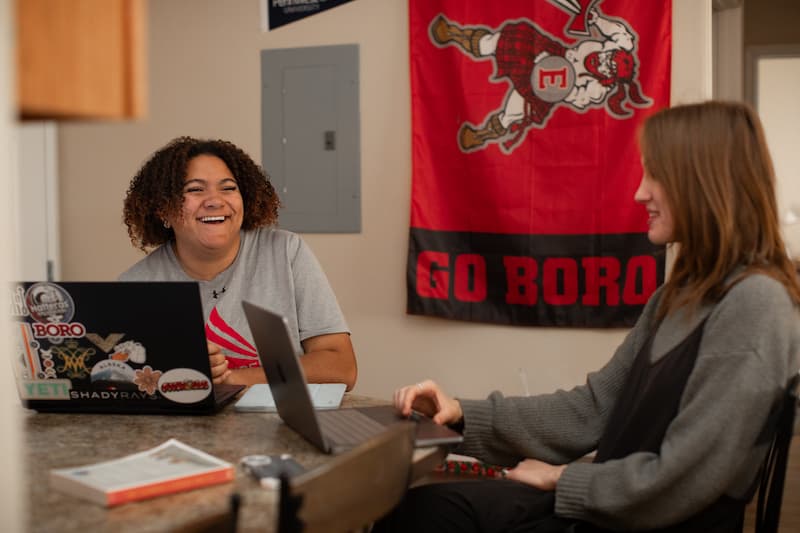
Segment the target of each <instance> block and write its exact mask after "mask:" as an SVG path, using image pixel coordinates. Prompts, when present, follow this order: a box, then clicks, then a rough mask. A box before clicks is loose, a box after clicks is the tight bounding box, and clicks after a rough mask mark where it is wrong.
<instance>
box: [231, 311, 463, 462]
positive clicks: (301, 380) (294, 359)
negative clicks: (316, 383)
mask: <svg viewBox="0 0 800 533" xmlns="http://www.w3.org/2000/svg"><path fill="white" fill-rule="evenodd" d="M242 307H243V308H244V314H245V316H246V317H247V323H248V324H249V326H250V332H251V333H252V334H253V339H254V340H255V344H256V350H257V351H258V356H259V359H260V360H261V366H262V368H263V369H264V372H265V374H266V376H267V382H268V383H269V387H270V390H271V391H272V397H273V399H274V400H275V405H276V407H277V409H278V415H280V417H281V419H282V420H283V421H284V422H285V423H286V425H288V426H289V427H291V428H292V429H293V430H295V431H296V432H298V433H299V434H300V435H302V436H303V437H305V439H306V440H308V441H309V442H311V443H312V444H313V445H314V446H316V447H317V448H319V449H320V450H321V451H323V452H325V453H337V452H339V451H344V450H348V449H351V448H354V447H356V446H358V445H359V444H361V443H363V442H366V441H367V440H369V439H370V438H371V437H373V436H375V435H377V434H378V433H381V432H382V431H385V429H386V428H387V427H388V426H389V425H391V424H394V423H397V422H400V421H403V420H406V419H405V418H403V417H402V416H400V415H399V414H398V413H397V411H396V410H395V409H394V407H392V406H390V405H386V406H377V407H358V408H349V409H348V408H345V409H330V410H325V411H317V410H315V409H314V406H313V404H312V402H311V396H310V395H309V392H308V386H307V384H306V378H305V374H304V373H303V368H302V367H301V366H300V361H299V359H298V356H297V354H296V353H295V351H294V347H293V346H292V341H291V338H290V337H289V330H288V327H287V324H288V321H287V320H286V318H284V317H283V316H281V315H278V314H275V313H273V312H271V311H268V310H266V309H264V308H262V307H259V306H257V305H255V304H252V303H250V302H247V301H243V302H242ZM414 420H415V421H416V422H417V431H416V436H415V440H414V445H415V446H416V447H417V448H422V447H426V446H441V445H452V444H458V443H460V442H461V441H462V440H463V437H462V436H461V434H460V433H458V432H456V431H453V430H451V429H450V428H448V427H446V426H440V425H438V424H436V423H434V422H433V420H431V419H430V418H427V417H424V416H420V417H415V418H414Z"/></svg>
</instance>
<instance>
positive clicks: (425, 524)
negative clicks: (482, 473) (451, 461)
mask: <svg viewBox="0 0 800 533" xmlns="http://www.w3.org/2000/svg"><path fill="white" fill-rule="evenodd" d="M554 505H555V496H554V494H553V493H552V492H543V491H540V490H538V489H535V488H533V487H531V486H529V485H524V484H522V483H518V482H515V481H510V480H499V479H491V480H474V481H458V482H453V483H434V484H431V485H423V486H421V487H417V488H414V489H411V490H409V491H408V493H407V494H406V496H405V498H404V499H403V501H402V502H401V503H400V505H398V506H397V507H396V508H395V509H394V510H393V511H392V512H391V513H390V514H389V515H388V516H386V517H384V518H383V519H382V520H381V521H380V522H378V523H377V524H375V527H374V529H373V532H376V533H383V532H401V531H402V532H406V531H414V532H426V531H436V532H442V531H458V532H460V533H469V532H473V531H474V532H476V533H478V532H486V533H489V532H493V531H497V532H501V531H502V532H521V531H536V532H537V533H550V532H562V531H573V530H574V529H573V528H574V525H575V524H574V522H572V521H568V520H562V519H560V518H556V517H555V516H554V515H553V506H554Z"/></svg>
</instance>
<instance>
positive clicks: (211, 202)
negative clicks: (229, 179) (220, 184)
mask: <svg viewBox="0 0 800 533" xmlns="http://www.w3.org/2000/svg"><path fill="white" fill-rule="evenodd" d="M221 205H222V198H220V196H219V193H218V192H217V191H211V192H209V194H208V196H206V199H205V201H204V202H203V207H207V208H215V207H220V206H221Z"/></svg>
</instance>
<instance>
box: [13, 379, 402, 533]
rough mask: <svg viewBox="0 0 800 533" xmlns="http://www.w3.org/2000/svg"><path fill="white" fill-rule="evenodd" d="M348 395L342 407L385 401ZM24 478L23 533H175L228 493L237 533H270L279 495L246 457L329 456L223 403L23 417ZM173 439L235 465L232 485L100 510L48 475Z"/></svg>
mask: <svg viewBox="0 0 800 533" xmlns="http://www.w3.org/2000/svg"><path fill="white" fill-rule="evenodd" d="M386 403H388V402H386V401H378V400H374V399H371V398H367V397H364V396H357V395H351V394H346V395H345V398H344V401H343V403H342V405H343V406H344V407H351V406H352V407H355V406H362V405H379V404H386ZM23 425H24V428H25V429H24V441H23V449H24V456H25V472H26V475H27V476H28V478H27V484H26V485H27V490H28V496H27V498H26V501H27V504H28V506H29V507H28V509H27V510H26V512H25V516H28V517H29V518H28V527H27V530H28V531H31V532H48V533H49V532H52V531H81V532H88V531H92V532H95V531H98V532H99V531H109V532H111V531H114V532H126V531H136V532H150V531H153V532H155V531H172V530H176V529H180V528H181V527H185V526H186V525H187V524H190V523H192V522H194V521H198V520H203V519H204V518H210V517H213V516H215V515H220V514H223V513H224V512H225V511H226V509H227V508H228V502H229V498H230V495H231V494H232V493H234V492H238V493H239V494H240V495H241V497H242V506H241V508H240V515H239V531H269V530H271V529H272V528H271V525H272V524H274V522H275V515H274V510H275V503H276V492H275V491H274V490H270V489H264V488H261V487H260V485H259V484H258V483H257V482H256V480H255V479H253V478H252V477H250V476H249V475H248V474H246V473H245V471H244V470H243V469H242V467H241V466H240V465H239V459H240V458H241V457H243V456H245V455H249V454H267V455H269V454H281V453H290V454H292V456H293V457H294V458H295V459H296V460H297V461H298V462H299V463H300V464H302V465H303V466H305V467H306V468H308V469H311V468H314V467H315V466H318V465H320V464H322V463H323V462H325V461H326V460H328V458H329V456H326V455H324V454H322V453H320V452H319V451H317V450H316V448H314V447H313V446H312V445H311V444H309V443H307V442H306V441H305V440H304V439H303V438H302V437H300V436H299V435H297V434H296V433H295V432H294V431H292V430H291V429H289V428H288V427H287V426H285V425H284V424H283V422H282V421H281V420H280V418H279V417H278V415H277V414H273V413H241V412H237V411H235V410H234V408H233V406H232V405H229V406H227V407H226V408H225V409H223V410H222V411H221V412H219V413H217V414H215V415H204V416H165V415H108V414H104V415H93V414H64V413H58V414H48V413H36V412H33V411H26V412H25V414H24V415H23ZM169 438H175V439H178V440H180V441H182V442H184V443H186V444H189V445H191V446H193V447H195V448H198V449H200V450H202V451H204V452H206V453H209V454H211V455H213V456H215V457H218V458H220V459H223V460H225V461H228V462H230V463H232V464H234V465H236V478H235V480H234V481H233V482H232V483H226V484H222V485H215V486H212V487H206V488H202V489H197V490H193V491H188V492H181V493H177V494H173V495H168V496H160V497H158V498H154V499H152V500H145V501H141V502H133V503H128V504H124V505H121V506H119V507H112V508H105V507H102V506H99V505H97V504H95V503H91V502H88V501H85V500H82V499H79V498H76V497H74V496H71V495H69V494H66V493H63V492H60V491H57V490H53V489H51V488H50V486H49V471H50V469H52V468H64V467H71V466H79V465H83V464H89V463H96V462H100V461H106V460H111V459H118V458H120V457H122V456H125V455H128V454H132V453H136V452H140V451H143V450H147V449H149V448H153V447H155V446H157V445H159V444H161V443H163V442H164V441H165V440H167V439H169Z"/></svg>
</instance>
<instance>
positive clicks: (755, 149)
mask: <svg viewBox="0 0 800 533" xmlns="http://www.w3.org/2000/svg"><path fill="white" fill-rule="evenodd" d="M640 146H641V151H642V160H643V164H644V167H645V169H646V171H647V172H648V173H649V174H650V176H651V177H652V178H653V179H654V180H656V181H658V182H660V183H661V184H662V185H663V186H664V189H665V193H666V196H667V201H668V202H669V206H670V208H671V211H672V216H673V219H674V234H673V237H674V241H675V242H677V243H678V252H677V256H676V259H675V263H674V265H673V269H672V274H671V275H670V278H669V280H668V281H667V282H666V284H665V287H664V293H663V298H662V300H661V304H660V308H659V312H658V316H659V317H661V318H663V317H664V316H665V315H667V314H669V313H670V312H672V311H674V310H676V309H677V308H679V307H683V306H686V307H688V308H689V309H690V310H692V309H695V308H696V307H697V306H699V305H701V304H703V303H709V302H715V301H719V300H720V299H721V298H722V296H723V295H724V294H725V292H726V291H727V290H728V289H729V288H730V286H732V285H733V284H734V283H736V282H737V281H738V280H739V279H741V278H742V277H744V276H747V275H748V274H750V273H753V272H762V273H764V274H766V275H768V276H771V277H772V278H774V279H776V280H778V281H779V282H780V283H782V284H783V285H784V286H785V287H786V290H787V292H788V293H789V296H790V297H791V299H792V300H793V301H794V302H795V304H798V303H800V286H799V285H798V281H797V273H796V271H795V267H794V264H793V263H792V261H791V259H790V258H789V257H788V255H787V253H786V247H785V245H784V243H783V239H782V237H781V232H780V226H779V222H778V208H777V202H776V200H775V172H774V170H773V166H772V159H771V158H770V155H769V150H768V149H767V144H766V140H765V137H764V131H763V128H762V126H761V122H760V121H759V119H758V116H757V115H756V113H755V112H754V111H753V110H752V109H751V108H750V107H748V106H747V105H744V104H741V103H736V102H716V101H711V102H704V103H700V104H691V105H682V106H677V107H673V108H669V109H663V110H661V111H659V112H658V113H656V114H654V115H652V116H651V117H649V118H648V119H647V120H646V121H645V123H644V126H643V128H642V130H641V134H640ZM740 267H743V270H742V272H741V273H740V274H739V275H738V276H736V277H735V279H730V275H731V274H732V273H733V272H734V271H735V270H737V269H738V268H740Z"/></svg>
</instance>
